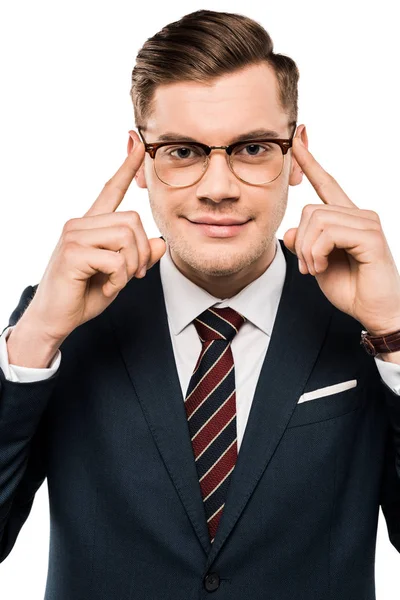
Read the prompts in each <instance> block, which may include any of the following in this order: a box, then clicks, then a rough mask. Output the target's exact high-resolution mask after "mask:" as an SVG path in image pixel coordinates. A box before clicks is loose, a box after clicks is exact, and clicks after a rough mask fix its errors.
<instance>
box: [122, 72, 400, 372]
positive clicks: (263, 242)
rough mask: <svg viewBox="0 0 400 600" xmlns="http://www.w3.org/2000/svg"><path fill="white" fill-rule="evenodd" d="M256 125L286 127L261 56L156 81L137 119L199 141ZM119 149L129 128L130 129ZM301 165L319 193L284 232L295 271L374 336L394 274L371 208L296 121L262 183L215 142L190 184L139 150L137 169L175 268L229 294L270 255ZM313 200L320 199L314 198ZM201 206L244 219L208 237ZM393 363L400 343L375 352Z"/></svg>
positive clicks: (396, 282)
mask: <svg viewBox="0 0 400 600" xmlns="http://www.w3.org/2000/svg"><path fill="white" fill-rule="evenodd" d="M257 127H265V128H270V129H275V130H276V131H278V132H279V133H280V135H281V137H283V138H287V137H289V136H290V131H289V129H288V119H287V115H286V113H285V112H284V111H283V110H282V108H281V107H280V105H279V102H278V94H277V82H276V78H275V75H274V73H273V71H272V70H271V68H270V67H269V66H268V65H265V64H261V65H251V66H249V67H246V68H245V69H242V70H240V71H237V72H235V73H233V74H229V75H226V76H223V77H220V78H218V79H216V80H215V81H214V82H213V83H212V84H211V85H205V84H200V83H197V82H179V83H174V84H169V85H165V86H160V87H159V88H158V89H157V90H156V93H155V97H154V105H153V111H152V114H151V116H150V118H149V119H148V122H147V123H146V130H145V137H146V141H147V142H156V141H157V140H158V136H159V135H161V134H162V133H164V132H166V131H171V130H172V131H174V132H176V133H181V134H182V135H187V136H191V137H192V138H194V139H196V140H198V141H201V142H204V143H206V144H208V145H210V146H211V145H224V144H229V143H230V142H231V141H232V139H233V138H234V137H235V136H236V135H238V134H240V133H243V132H245V131H249V130H251V129H254V128H257ZM130 134H131V137H130V139H129V142H128V152H130V151H131V150H132V147H133V140H138V137H137V135H136V134H135V133H134V132H133V131H131V132H130ZM303 172H304V173H305V175H306V177H307V178H308V179H309V181H310V182H311V183H312V185H313V186H314V188H315V190H316V192H317V195H318V197H319V200H320V202H318V204H308V205H307V206H305V207H304V209H303V212H302V217H301V221H300V224H299V226H298V227H297V228H292V229H289V230H288V231H287V232H286V233H285V235H284V243H285V245H286V246H287V248H288V249H289V250H290V251H291V252H293V253H294V254H295V255H296V256H297V257H298V258H299V270H300V272H301V273H302V274H304V275H307V274H308V275H311V276H314V277H315V278H316V280H317V282H318V284H319V286H320V288H321V290H322V292H323V293H324V294H325V295H326V297H327V298H328V300H329V301H330V302H331V303H332V304H333V305H335V306H336V307H337V308H339V309H340V310H341V311H343V312H345V313H347V314H349V315H350V316H352V317H354V318H355V319H357V320H358V321H359V322H360V323H362V325H363V326H364V328H365V329H367V331H368V332H369V333H370V334H371V335H374V336H387V335H389V334H390V333H393V332H395V331H398V330H400V275H399V272H398V270H397V268H396V265H395V262H394V259H393V256H392V254H391V252H390V249H389V246H388V243H387V240H386V238H385V236H384V233H383V231H382V226H381V223H380V219H379V216H378V215H377V213H376V212H374V211H368V210H362V209H360V208H358V207H357V206H356V205H355V204H354V203H353V202H352V201H351V200H350V198H349V197H348V196H347V195H346V193H345V192H344V191H343V189H342V188H341V187H340V185H339V184H338V183H337V181H336V180H335V179H334V178H333V177H332V176H331V175H330V174H329V173H327V172H326V171H325V170H324V169H323V168H322V166H321V165H320V164H319V163H318V162H317V161H316V159H315V158H314V157H313V155H312V154H311V153H310V152H309V150H308V139H307V134H306V131H305V126H304V125H299V126H298V128H297V132H296V135H295V138H294V140H293V148H292V149H291V150H289V152H288V154H287V155H286V157H285V163H284V168H283V171H282V173H281V175H280V176H279V177H278V178H277V179H276V180H275V181H273V182H272V183H270V184H267V185H265V186H251V185H249V184H245V183H243V182H241V181H240V180H238V179H237V178H236V177H235V175H234V174H233V173H232V172H231V171H230V170H229V168H228V165H227V162H226V157H225V152H224V150H214V151H213V153H212V155H211V160H210V164H209V167H208V170H207V171H206V173H205V174H204V176H203V177H202V179H200V181H199V182H197V183H196V184H194V185H193V186H190V187H185V188H171V187H169V186H166V185H165V184H164V183H162V182H161V181H159V180H158V178H157V177H156V175H155V173H154V170H153V161H152V159H151V158H150V156H149V155H148V154H147V153H146V155H145V159H144V161H143V163H142V165H141V167H140V168H139V171H138V172H137V173H136V175H135V177H136V181H137V184H138V185H139V187H142V188H147V189H148V193H149V199H150V204H151V208H152V212H153V216H154V220H155V222H156V224H157V226H158V228H159V230H160V232H161V233H162V235H163V237H164V238H165V240H166V241H167V243H168V244H169V247H170V250H171V256H172V259H173V261H174V263H175V265H176V266H177V267H178V269H179V270H180V271H181V272H182V273H183V274H184V275H185V276H186V277H187V278H188V279H190V280H191V281H193V282H194V283H196V284H197V285H199V286H200V287H203V288H204V289H205V290H207V291H208V292H209V293H210V294H212V295H213V296H215V297H217V298H221V299H223V298H230V297H232V296H234V295H235V294H237V293H238V292H239V291H240V290H241V289H243V288H244V287H245V286H247V285H248V284H249V283H251V282H252V281H254V280H255V279H256V278H258V277H259V276H260V275H261V274H262V273H263V272H264V271H265V270H266V269H267V268H268V266H269V265H270V264H271V262H272V260H273V258H274V237H275V234H276V231H277V229H278V227H279V225H280V223H281V222H282V219H283V216H284V214H285V210H286V206H287V199H288V187H289V185H298V184H299V183H301V181H302V176H303ZM321 201H322V204H321ZM200 215H201V216H204V215H209V216H214V217H216V218H222V217H223V216H231V217H239V218H241V219H243V220H245V219H251V221H250V223H248V224H247V225H246V227H244V228H243V231H241V232H240V233H239V235H238V236H235V237H231V238H213V237H208V236H206V235H204V234H202V233H198V232H197V228H193V226H191V225H190V224H188V222H187V219H191V220H195V219H196V218H198V217H199V216H200ZM381 357H382V358H383V359H384V360H388V361H391V362H396V363H399V364H400V352H394V353H385V354H381Z"/></svg>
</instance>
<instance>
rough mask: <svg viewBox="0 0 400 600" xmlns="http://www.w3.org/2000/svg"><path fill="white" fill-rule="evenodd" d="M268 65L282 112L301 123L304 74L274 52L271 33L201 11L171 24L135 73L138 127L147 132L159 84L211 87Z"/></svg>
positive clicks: (141, 56)
mask: <svg viewBox="0 0 400 600" xmlns="http://www.w3.org/2000/svg"><path fill="white" fill-rule="evenodd" d="M263 61H265V62H266V63H268V64H269V65H270V66H271V67H272V68H273V70H274V72H275V75H276V78H277V81H278V90H279V98H278V101H279V103H280V105H281V107H282V109H283V110H284V111H285V112H287V114H288V118H289V123H288V125H289V126H291V125H292V124H293V125H294V124H295V122H296V121H297V112H298V106H297V100H298V92H297V84H298V80H299V76H300V73H299V70H298V68H297V65H296V63H295V62H294V60H292V59H291V58H289V57H288V56H285V55H284V54H275V53H274V52H273V42H272V39H271V38H270V36H269V34H268V33H267V31H266V30H265V29H264V28H263V27H262V26H261V25H260V24H259V23H257V22H256V21H254V20H253V19H250V18H249V17H246V16H244V15H239V14H234V13H226V12H216V11H212V10H198V11H196V12H192V13H190V14H187V15H185V16H183V17H182V18H181V19H180V20H179V21H175V22H173V23H170V24H169V25H166V26H165V27H163V29H161V31H159V32H158V33H156V34H155V35H154V36H153V37H151V38H149V39H148V40H147V41H146V42H145V43H144V44H143V46H142V48H141V49H140V50H139V52H138V54H137V57H136V65H135V67H134V69H133V71H132V87H131V91H130V93H131V98H132V102H133V108H134V115H135V123H136V126H138V127H142V128H143V129H145V123H146V120H147V118H148V117H149V115H150V114H151V111H152V108H153V106H152V101H153V99H154V93H155V90H156V88H157V86H160V85H163V84H168V83H173V82H182V81H198V82H200V83H204V84H207V83H212V80H213V79H215V78H216V77H219V76H221V75H226V74H228V73H232V72H234V71H237V70H239V69H241V68H244V67H246V66H249V65H253V64H257V63H261V62H263Z"/></svg>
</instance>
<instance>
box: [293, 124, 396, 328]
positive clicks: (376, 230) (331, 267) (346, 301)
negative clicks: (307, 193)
mask: <svg viewBox="0 0 400 600" xmlns="http://www.w3.org/2000/svg"><path fill="white" fill-rule="evenodd" d="M292 152H293V157H294V158H295V159H296V161H297V162H298V164H299V165H300V167H301V169H302V171H303V172H304V174H305V175H306V177H307V179H308V180H309V181H310V183H311V184H312V186H313V187H314V189H315V191H316V192H317V194H318V196H319V198H320V199H321V200H322V204H321V203H319V204H308V205H307V206H305V207H304V208H303V212H302V216H301V220H300V224H299V226H298V227H297V228H293V229H289V230H288V231H287V232H286V233H285V235H284V237H283V241H284V243H285V245H286V246H287V248H288V249H289V250H290V251H291V252H293V253H294V254H296V255H297V257H298V259H299V269H300V272H301V273H302V274H307V273H309V274H311V275H313V276H315V278H316V280H317V282H318V285H319V286H320V288H321V290H322V292H323V293H324V294H325V296H326V297H327V299H328V300H329V301H330V302H331V303H332V304H333V305H334V306H336V307H337V308H338V309H339V310H341V311H343V312H345V313H347V314H349V315H350V316H352V317H354V318H355V319H357V320H358V321H359V322H360V323H362V325H363V326H364V327H365V329H367V330H368V331H369V332H370V333H371V334H372V335H386V334H388V333H390V332H393V331H397V330H399V329H400V275H399V272H398V269H397V268H396V265H395V262H394V259H393V256H392V254H391V252H390V249H389V246H388V243H387V240H386V238H385V235H384V233H383V230H382V226H381V222H380V219H379V216H378V215H377V214H376V213H375V212H374V211H370V210H362V209H360V208H358V207H357V206H356V205H355V204H354V203H353V202H352V201H351V200H350V198H349V197H348V196H347V195H346V193H345V192H344V191H343V189H342V188H341V187H340V185H339V184H338V183H337V181H336V180H335V179H334V178H333V177H332V176H331V175H330V174H329V173H327V172H326V171H325V170H324V169H323V168H322V167H321V165H320V164H319V163H318V162H317V161H316V160H315V158H314V157H313V155H312V154H311V153H310V152H309V151H308V149H307V148H306V146H305V145H304V144H303V142H302V141H301V139H300V137H298V136H296V137H295V138H294V140H293V146H292Z"/></svg>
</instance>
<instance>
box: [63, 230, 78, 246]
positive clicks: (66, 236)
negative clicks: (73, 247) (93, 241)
mask: <svg viewBox="0 0 400 600" xmlns="http://www.w3.org/2000/svg"><path fill="white" fill-rule="evenodd" d="M63 240H64V245H65V246H68V245H69V244H71V243H74V242H75V233H74V231H73V230H72V229H68V230H67V231H65V232H64V233H63Z"/></svg>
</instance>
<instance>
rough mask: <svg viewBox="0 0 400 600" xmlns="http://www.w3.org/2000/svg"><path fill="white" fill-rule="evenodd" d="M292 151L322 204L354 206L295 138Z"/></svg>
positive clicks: (332, 178) (335, 182)
mask: <svg viewBox="0 0 400 600" xmlns="http://www.w3.org/2000/svg"><path fill="white" fill-rule="evenodd" d="M295 140H296V143H295ZM292 150H293V152H294V157H295V159H296V160H297V162H298V163H299V165H300V167H301V168H302V170H303V172H304V173H305V175H306V177H307V179H308V180H309V182H310V183H311V185H312V186H313V188H314V189H315V191H316V192H317V194H318V196H319V197H320V198H321V200H322V202H323V203H324V204H334V205H338V206H347V207H355V206H356V205H355V204H354V202H352V201H351V200H350V198H349V197H348V195H347V194H346V193H345V192H344V190H343V189H342V188H341V187H340V185H339V184H338V182H337V181H336V179H334V177H332V175H330V174H329V173H328V172H327V171H325V169H323V168H322V166H321V165H320V164H319V162H317V161H316V160H315V158H314V156H313V155H312V154H311V152H310V151H309V150H308V148H306V147H305V145H304V144H303V142H302V141H301V140H300V138H299V137H297V136H296V137H295V138H293V144H292Z"/></svg>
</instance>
